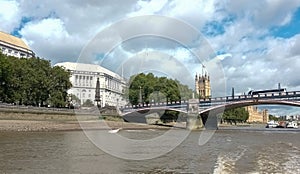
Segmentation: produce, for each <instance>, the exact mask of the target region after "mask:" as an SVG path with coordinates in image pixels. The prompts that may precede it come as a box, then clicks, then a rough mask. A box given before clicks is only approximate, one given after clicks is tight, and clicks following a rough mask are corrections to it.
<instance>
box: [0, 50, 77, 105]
mask: <svg viewBox="0 0 300 174" xmlns="http://www.w3.org/2000/svg"><path fill="white" fill-rule="evenodd" d="M69 78H70V72H68V71H66V70H65V69H63V68H61V67H51V63H50V61H48V60H43V59H40V58H38V57H37V58H35V57H33V58H16V57H11V56H6V55H3V54H1V53H0V100H1V101H2V102H6V103H15V104H20V105H23V104H24V105H33V106H40V105H42V106H43V105H46V104H49V103H50V104H51V105H52V106H54V107H63V106H65V101H66V97H67V90H68V89H70V88H71V82H70V81H69Z"/></svg>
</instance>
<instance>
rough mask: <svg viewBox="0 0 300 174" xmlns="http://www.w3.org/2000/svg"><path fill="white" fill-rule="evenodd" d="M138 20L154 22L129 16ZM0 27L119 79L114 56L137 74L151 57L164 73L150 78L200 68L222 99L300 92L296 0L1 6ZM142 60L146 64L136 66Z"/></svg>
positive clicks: (114, 0) (25, 0)
mask: <svg viewBox="0 0 300 174" xmlns="http://www.w3.org/2000/svg"><path fill="white" fill-rule="evenodd" d="M144 15H158V16H159V18H147V17H146V18H136V17H140V16H144ZM162 17H166V18H167V20H160V19H161V18H162ZM132 18H133V20H132ZM152 19H153V20H152ZM176 20H177V21H176ZM0 21H1V24H0V30H1V31H4V32H7V33H10V34H13V35H15V36H18V37H21V38H22V39H24V40H25V41H26V42H27V44H28V45H29V46H30V47H31V48H32V49H33V51H34V52H35V53H36V55H37V56H39V57H43V58H45V59H50V60H51V62H52V64H55V63H58V62H65V61H82V60H80V59H88V60H90V59H89V58H90V57H89V56H90V55H94V56H95V57H96V58H91V60H90V61H92V62H94V63H95V62H99V64H101V65H103V66H107V68H110V69H112V70H114V71H118V72H119V73H120V72H121V70H120V69H121V68H120V66H114V65H116V64H117V63H118V62H120V60H121V58H123V59H122V61H123V63H124V64H126V65H127V66H129V64H134V63H132V62H136V63H139V67H140V70H142V71H147V69H145V67H147V66H146V65H147V64H149V62H147V60H151V61H152V62H153V59H156V60H158V61H159V62H160V61H161V62H160V63H158V64H159V65H157V67H158V66H162V67H163V70H162V69H155V68H154V69H153V71H154V72H158V73H160V74H167V75H169V76H171V77H175V78H178V79H180V80H182V81H184V80H186V79H190V80H189V81H192V79H193V76H194V74H195V73H196V72H197V73H201V72H202V70H201V64H204V65H205V66H206V67H207V69H206V71H207V72H208V73H209V74H210V75H211V76H212V77H214V78H215V84H214V85H215V86H217V87H216V89H217V88H219V87H220V86H222V88H224V93H226V94H228V95H229V94H230V91H231V88H232V87H235V91H236V93H244V92H248V91H249V90H250V89H270V88H277V84H278V83H279V82H280V83H281V86H282V87H285V88H287V89H288V90H300V78H299V74H300V68H299V67H300V27H299V26H300V0H257V1H249V0H184V1H183V0H173V1H172V0H147V1H143V0H88V1H79V0H63V1H61V0H48V1H39V0H1V1H0ZM122 21H125V22H122ZM168 22H169V23H168ZM112 26H113V27H112ZM149 28H150V29H149ZM116 32H117V34H116ZM153 32H154V33H153ZM197 32H198V33H197ZM99 33H100V34H99ZM125 33H126V34H125ZM144 33H148V34H149V33H150V35H151V33H152V34H153V35H156V36H157V35H159V34H158V33H160V34H161V36H162V37H153V35H151V36H150V35H147V36H143V34H144ZM199 33H200V34H201V36H199ZM172 34H175V35H172ZM166 35H167V37H164V36H166ZM133 36H134V37H133ZM137 36H140V37H137ZM195 38H198V40H196V41H195ZM97 40H101V43H100V45H101V46H98V47H96V48H95V47H93V44H91V43H94V45H95V43H97V44H99V42H97ZM112 40H113V41H112ZM204 40H205V41H204ZM176 41H177V42H176ZM200 43H201V44H200ZM203 43H204V44H203ZM106 47H107V48H106ZM112 47H113V49H112ZM200 47H201V49H199V48H200ZM208 47H209V48H208ZM197 49H198V50H197ZM95 50H98V52H95ZM203 50H205V54H202V52H203ZM193 51H196V52H197V51H198V53H196V56H195V55H194V52H193ZM144 52H146V53H145V54H143V53H144ZM88 53H89V54H88ZM211 53H214V54H215V55H214V56H212V55H211ZM141 55H144V56H151V58H148V59H147V58H145V57H143V58H144V59H143V60H145V61H144V62H138V59H137V57H141ZM197 56H200V57H202V58H200V59H199V57H198V58H197ZM166 57H167V58H166ZM203 57H204V58H203ZM126 59H127V60H128V61H126ZM135 60H136V61H135ZM162 60H163V61H162ZM172 60H174V61H172ZM122 61H121V62H122ZM124 61H125V62H124ZM139 61H140V60H139ZM129 62H131V63H129ZM216 62H217V63H216ZM156 63H157V62H156ZM141 64H143V65H141ZM212 65H216V66H212ZM168 68H169V69H170V70H167V69H168ZM180 68H181V69H180ZM122 69H123V68H122ZM128 69H130V68H128ZM174 69H175V71H174ZM172 70H173V71H172ZM148 71H150V70H148ZM173 72H177V74H176V73H173ZM182 72H185V73H184V74H186V73H189V74H192V75H188V78H185V76H182V74H183V73H182ZM131 73H133V72H131ZM220 73H221V75H220ZM170 74H171V75H170ZM215 74H218V76H217V75H215ZM180 75H181V76H180ZM220 76H222V78H221V79H222V80H219V81H220V82H218V80H217V79H220ZM187 83H189V82H187ZM273 110H274V111H275V110H276V112H277V113H280V112H281V110H280V109H279V110H278V108H277V109H276V108H273ZM284 110H289V112H290V113H292V112H293V113H294V112H298V113H300V111H299V110H297V109H295V108H292V109H291V108H288V109H286V108H285V109H284Z"/></svg>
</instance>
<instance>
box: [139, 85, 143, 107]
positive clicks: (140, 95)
mask: <svg viewBox="0 0 300 174" xmlns="http://www.w3.org/2000/svg"><path fill="white" fill-rule="evenodd" d="M139 88H140V91H139V105H140V106H141V105H142V104H143V98H142V87H141V86H140V87H139Z"/></svg>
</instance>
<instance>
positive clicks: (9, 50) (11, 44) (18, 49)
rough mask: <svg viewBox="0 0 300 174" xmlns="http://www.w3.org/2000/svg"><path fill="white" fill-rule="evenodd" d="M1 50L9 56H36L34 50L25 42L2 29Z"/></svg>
mask: <svg viewBox="0 0 300 174" xmlns="http://www.w3.org/2000/svg"><path fill="white" fill-rule="evenodd" d="M0 51H1V52H2V53H3V54H5V55H8V56H14V57H18V58H21V57H24V58H28V57H34V56H35V54H34V52H33V51H32V50H31V49H30V48H29V47H28V46H27V45H26V44H25V42H24V41H23V40H22V39H20V38H18V37H15V36H12V35H10V34H7V33H4V32H1V31H0Z"/></svg>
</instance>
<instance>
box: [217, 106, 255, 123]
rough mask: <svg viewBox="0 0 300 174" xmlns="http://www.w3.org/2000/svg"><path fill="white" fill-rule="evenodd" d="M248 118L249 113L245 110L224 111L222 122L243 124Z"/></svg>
mask: <svg viewBox="0 0 300 174" xmlns="http://www.w3.org/2000/svg"><path fill="white" fill-rule="evenodd" d="M248 118H249V113H248V111H247V110H246V109H245V108H234V109H228V110H227V109H226V110H225V112H224V113H223V116H222V120H224V121H226V122H229V123H237V122H239V123H245V122H246V121H247V120H248Z"/></svg>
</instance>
